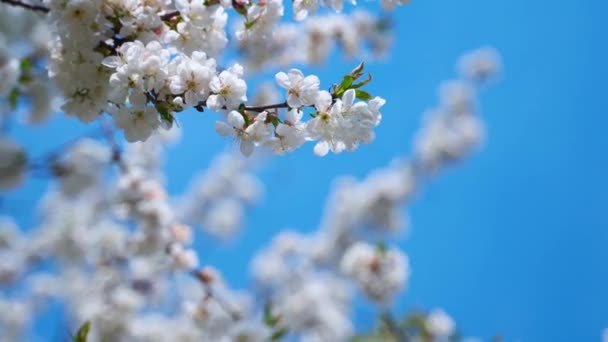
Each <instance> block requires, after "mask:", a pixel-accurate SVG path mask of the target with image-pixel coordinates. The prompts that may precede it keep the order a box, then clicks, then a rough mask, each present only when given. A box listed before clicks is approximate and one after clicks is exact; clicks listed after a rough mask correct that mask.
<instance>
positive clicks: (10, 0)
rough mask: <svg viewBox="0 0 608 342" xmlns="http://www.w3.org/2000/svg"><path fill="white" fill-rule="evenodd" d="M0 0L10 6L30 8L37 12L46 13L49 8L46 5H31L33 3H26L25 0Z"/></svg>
mask: <svg viewBox="0 0 608 342" xmlns="http://www.w3.org/2000/svg"><path fill="white" fill-rule="evenodd" d="M0 2H3V3H5V4H8V5H11V6H17V7H21V8H25V9H28V10H32V11H38V12H42V13H48V12H49V11H50V9H48V8H47V7H44V6H40V5H33V4H29V3H26V2H21V1H18V0H0Z"/></svg>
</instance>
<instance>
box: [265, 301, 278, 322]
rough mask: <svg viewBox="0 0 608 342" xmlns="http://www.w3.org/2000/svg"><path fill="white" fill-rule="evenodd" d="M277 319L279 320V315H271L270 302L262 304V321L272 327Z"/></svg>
mask: <svg viewBox="0 0 608 342" xmlns="http://www.w3.org/2000/svg"><path fill="white" fill-rule="evenodd" d="M279 321H281V316H278V315H273V314H272V307H271V305H270V303H266V305H264V323H265V324H266V325H267V326H269V327H274V326H276V325H277V324H278V323H279Z"/></svg>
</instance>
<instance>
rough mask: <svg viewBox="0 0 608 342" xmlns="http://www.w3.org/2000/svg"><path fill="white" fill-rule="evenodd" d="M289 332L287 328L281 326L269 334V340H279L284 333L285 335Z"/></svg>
mask: <svg viewBox="0 0 608 342" xmlns="http://www.w3.org/2000/svg"><path fill="white" fill-rule="evenodd" d="M288 332H289V330H287V328H281V329H279V330H277V331H275V332H274V333H273V334H272V335H271V336H270V340H271V341H279V340H281V339H282V338H283V337H285V335H287V333H288Z"/></svg>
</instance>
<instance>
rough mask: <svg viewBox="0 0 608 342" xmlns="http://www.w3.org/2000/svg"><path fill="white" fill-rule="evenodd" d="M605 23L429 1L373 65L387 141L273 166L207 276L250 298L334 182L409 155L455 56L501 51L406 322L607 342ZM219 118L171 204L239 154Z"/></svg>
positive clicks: (21, 213)
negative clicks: (447, 322)
mask: <svg viewBox="0 0 608 342" xmlns="http://www.w3.org/2000/svg"><path fill="white" fill-rule="evenodd" d="M361 2H364V1H361ZM360 5H363V6H365V7H368V8H377V7H379V6H378V4H377V3H375V2H369V3H362V4H360ZM347 7H348V6H347ZM607 14H608V3H606V2H605V1H602V0H578V1H549V0H538V1H525V0H512V1H488V0H459V1H439V0H417V1H413V2H412V3H411V4H410V5H408V6H405V7H401V8H399V9H397V10H396V11H395V12H394V13H393V14H392V18H393V19H394V20H393V22H394V24H395V38H396V39H395V43H394V46H393V49H392V52H391V54H390V56H389V57H388V58H386V59H384V60H381V61H376V62H371V63H368V64H367V67H368V69H369V71H371V72H372V73H373V75H374V81H373V82H372V84H371V85H370V88H369V89H370V91H371V92H372V93H373V94H375V95H381V96H382V97H384V98H386V99H387V100H388V102H387V105H386V106H385V108H384V110H383V113H384V117H383V122H382V124H381V125H380V126H379V128H378V129H377V139H376V141H375V142H374V143H373V144H372V145H369V146H364V147H362V148H360V149H359V150H358V151H357V152H356V153H344V154H340V155H329V156H327V157H325V158H318V157H315V156H314V155H313V153H312V146H305V147H303V148H301V149H300V150H298V151H296V152H295V153H292V154H290V155H287V156H285V157H274V158H270V159H266V160H265V161H264V162H263V163H261V167H260V168H259V174H260V176H261V177H262V179H263V181H264V183H265V186H266V193H265V196H264V200H263V202H262V203H261V205H259V206H257V207H256V208H253V209H252V210H250V212H249V216H248V218H247V223H246V226H245V227H244V229H243V231H242V233H241V234H240V235H238V236H237V237H236V238H235V239H234V240H233V241H231V242H229V243H227V244H225V245H223V246H218V245H217V244H218V242H217V241H213V240H208V239H207V240H201V241H198V242H197V244H198V246H199V248H200V249H201V253H202V255H203V260H202V262H203V263H208V264H211V265H214V266H216V267H218V268H219V269H221V270H222V271H223V272H224V275H225V277H226V279H227V281H228V282H229V283H230V284H231V285H232V286H234V287H237V288H244V287H247V286H249V285H250V277H249V271H248V261H249V259H250V258H251V256H252V255H254V254H255V251H256V250H258V249H259V248H261V247H262V246H263V245H265V244H266V243H267V242H268V241H269V240H270V239H271V237H272V235H273V233H276V232H277V231H279V230H280V229H283V228H287V227H289V228H295V229H298V230H300V231H304V232H306V231H312V230H315V229H316V228H317V227H318V223H319V221H320V219H321V216H322V212H323V208H324V205H325V198H326V196H327V194H328V193H329V191H330V188H331V184H332V180H334V179H335V177H336V176H340V175H354V176H357V177H363V176H364V175H366V174H367V173H368V172H370V171H371V170H373V169H374V168H377V167H381V166H384V165H386V164H387V163H388V162H389V161H390V160H391V159H393V158H394V157H399V156H405V155H407V154H409V152H410V150H411V142H412V137H413V134H414V132H415V131H416V129H417V128H418V126H419V124H420V121H421V113H422V112H423V111H424V110H425V109H427V108H429V107H431V106H433V105H434V104H435V103H436V101H437V100H436V99H437V97H436V89H437V86H438V84H439V83H440V82H441V81H442V80H445V79H449V78H453V77H455V76H456V73H455V70H454V64H455V61H456V60H457V58H458V57H459V56H460V55H461V54H462V53H463V52H466V51H468V50H471V49H474V48H477V47H479V46H486V45H491V46H494V47H496V48H497V49H498V50H499V51H500V52H501V54H502V56H503V61H504V65H505V71H504V73H503V75H502V77H501V80H500V82H499V83H497V84H495V85H494V86H493V87H492V88H488V89H487V90H486V91H484V92H483V93H482V96H481V106H482V111H483V113H484V118H485V121H486V124H487V130H488V137H487V140H486V143H485V145H484V146H483V148H482V149H480V150H479V151H477V152H476V153H475V154H474V155H473V157H472V158H470V159H468V160H466V161H465V162H464V163H461V164H458V165H456V166H454V167H452V168H451V169H449V170H447V171H446V172H443V173H441V174H439V175H438V176H437V177H435V178H433V179H431V180H430V181H429V183H427V184H426V185H425V186H424V188H423V189H422V191H421V192H420V193H419V194H418V196H417V198H416V199H415V200H414V201H413V203H412V204H411V205H410V206H409V207H408V208H407V210H408V212H409V214H410V217H411V223H412V224H411V229H410V231H409V234H408V235H407V237H406V238H405V239H402V240H400V241H399V242H398V243H399V244H400V245H401V246H402V247H403V248H404V250H405V251H406V252H407V253H408V255H409V257H410V261H411V265H412V277H411V279H410V285H409V288H408V290H407V291H405V292H404V293H403V294H402V296H401V297H400V299H399V302H398V305H396V306H395V307H394V311H395V312H396V313H404V312H406V311H407V310H411V309H415V308H426V309H431V308H436V307H442V308H444V309H445V310H446V311H447V312H448V313H449V314H450V315H452V316H453V317H454V318H455V319H456V321H457V323H458V325H459V329H460V330H461V331H462V332H463V333H464V334H465V335H467V336H479V337H481V338H483V339H484V340H487V339H489V338H490V337H491V336H494V335H496V334H501V335H503V336H504V337H505V339H506V340H507V341H599V340H600V339H601V333H602V329H603V328H605V327H608V267H607V266H606V265H607V262H608V179H607V177H606V176H607V173H608V153H607V151H606V148H608V142H607V141H606V139H607V138H606V126H607V125H608V118H607V115H608V111H607V108H608V95H607V93H606V80H607V79H608V67H607V63H608V47H607V43H608V40H607V39H608V36H607V35H608V20H607V19H608V17H607ZM356 64H357V61H353V60H344V59H343V58H342V57H340V55H339V54H336V57H335V59H333V60H332V61H331V62H330V63H327V64H325V65H322V66H319V67H315V68H305V69H304V70H305V71H307V72H314V73H316V74H318V75H319V76H320V78H321V80H322V85H323V86H324V87H327V86H329V85H330V83H331V82H332V81H337V80H339V79H340V78H341V76H342V75H343V74H344V73H346V72H348V71H350V69H352V67H354V66H355V65H356ZM268 75H272V73H271V74H268ZM268 75H266V76H268ZM263 78H264V75H262V77H256V80H257V79H263ZM216 119H217V116H216V115H215V114H213V113H209V112H206V113H197V112H194V111H193V112H187V113H184V114H183V115H182V114H180V118H179V123H180V126H181V127H182V129H183V139H182V142H181V144H180V145H178V146H176V147H174V148H172V149H170V153H169V155H168V159H167V175H168V188H169V190H170V192H171V193H174V194H178V193H181V192H182V191H183V190H184V189H185V188H186V187H187V186H188V184H189V182H190V180H191V179H192V178H193V176H194V175H195V174H196V173H197V172H198V171H199V170H201V169H204V168H205V167H206V166H207V165H209V163H210V161H211V159H212V157H213V156H214V155H215V154H216V153H217V152H219V151H222V150H224V149H226V148H229V147H230V146H232V145H233V142H232V141H230V140H226V139H223V138H221V137H219V136H218V135H217V134H216V133H215V132H214V130H213V122H214V121H215V120H216ZM90 129H91V128H90V127H85V126H84V125H82V124H79V123H77V122H76V121H75V120H68V119H65V118H63V117H60V116H59V117H56V118H55V119H53V120H52V121H51V122H50V123H49V124H48V125H45V126H43V127H40V128H35V129H32V128H26V127H15V128H14V136H16V137H17V140H18V141H20V142H25V143H26V144H27V146H29V147H31V151H32V152H33V153H34V154H39V153H44V152H45V151H48V150H49V149H51V148H52V147H53V146H58V145H59V144H60V143H62V142H64V141H67V140H69V139H71V138H73V137H76V136H78V135H79V134H81V133H82V132H87V131H90ZM46 186H47V182H46V180H34V181H29V182H28V183H27V184H26V185H25V186H24V187H23V188H22V189H21V190H19V191H16V192H12V193H9V194H8V195H6V196H5V197H4V201H3V205H2V207H0V212H1V213H3V214H11V215H15V216H17V218H18V220H19V221H20V222H21V223H23V224H25V225H29V224H31V223H33V221H34V215H33V214H32V207H33V205H34V203H35V200H36V198H37V196H39V194H40V193H41V192H42V191H43V190H44V189H45V188H46ZM404 210H406V209H405V208H404ZM56 313H57V312H55V314H56ZM374 313H375V311H374V309H373V307H372V306H371V305H369V304H368V303H365V302H362V303H359V304H358V305H357V314H356V322H357V324H358V326H360V327H361V328H362V329H365V328H369V327H371V326H372V325H373V322H372V321H371V318H372V317H373V316H374ZM37 329H41V330H42V331H44V330H45V329H53V324H50V323H49V324H46V323H42V324H41V325H40V326H38V325H37Z"/></svg>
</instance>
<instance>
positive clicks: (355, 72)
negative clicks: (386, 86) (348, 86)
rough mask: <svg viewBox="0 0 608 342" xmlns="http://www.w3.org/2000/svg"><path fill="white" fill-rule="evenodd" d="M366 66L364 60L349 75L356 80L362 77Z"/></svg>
mask: <svg viewBox="0 0 608 342" xmlns="http://www.w3.org/2000/svg"><path fill="white" fill-rule="evenodd" d="M364 67H365V64H364V63H363V62H361V63H359V65H357V67H356V68H354V69H353V70H352V71H351V72H350V73H349V74H348V75H349V76H351V77H352V78H353V79H355V80H356V79H357V78H359V77H361V75H363V68H364Z"/></svg>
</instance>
